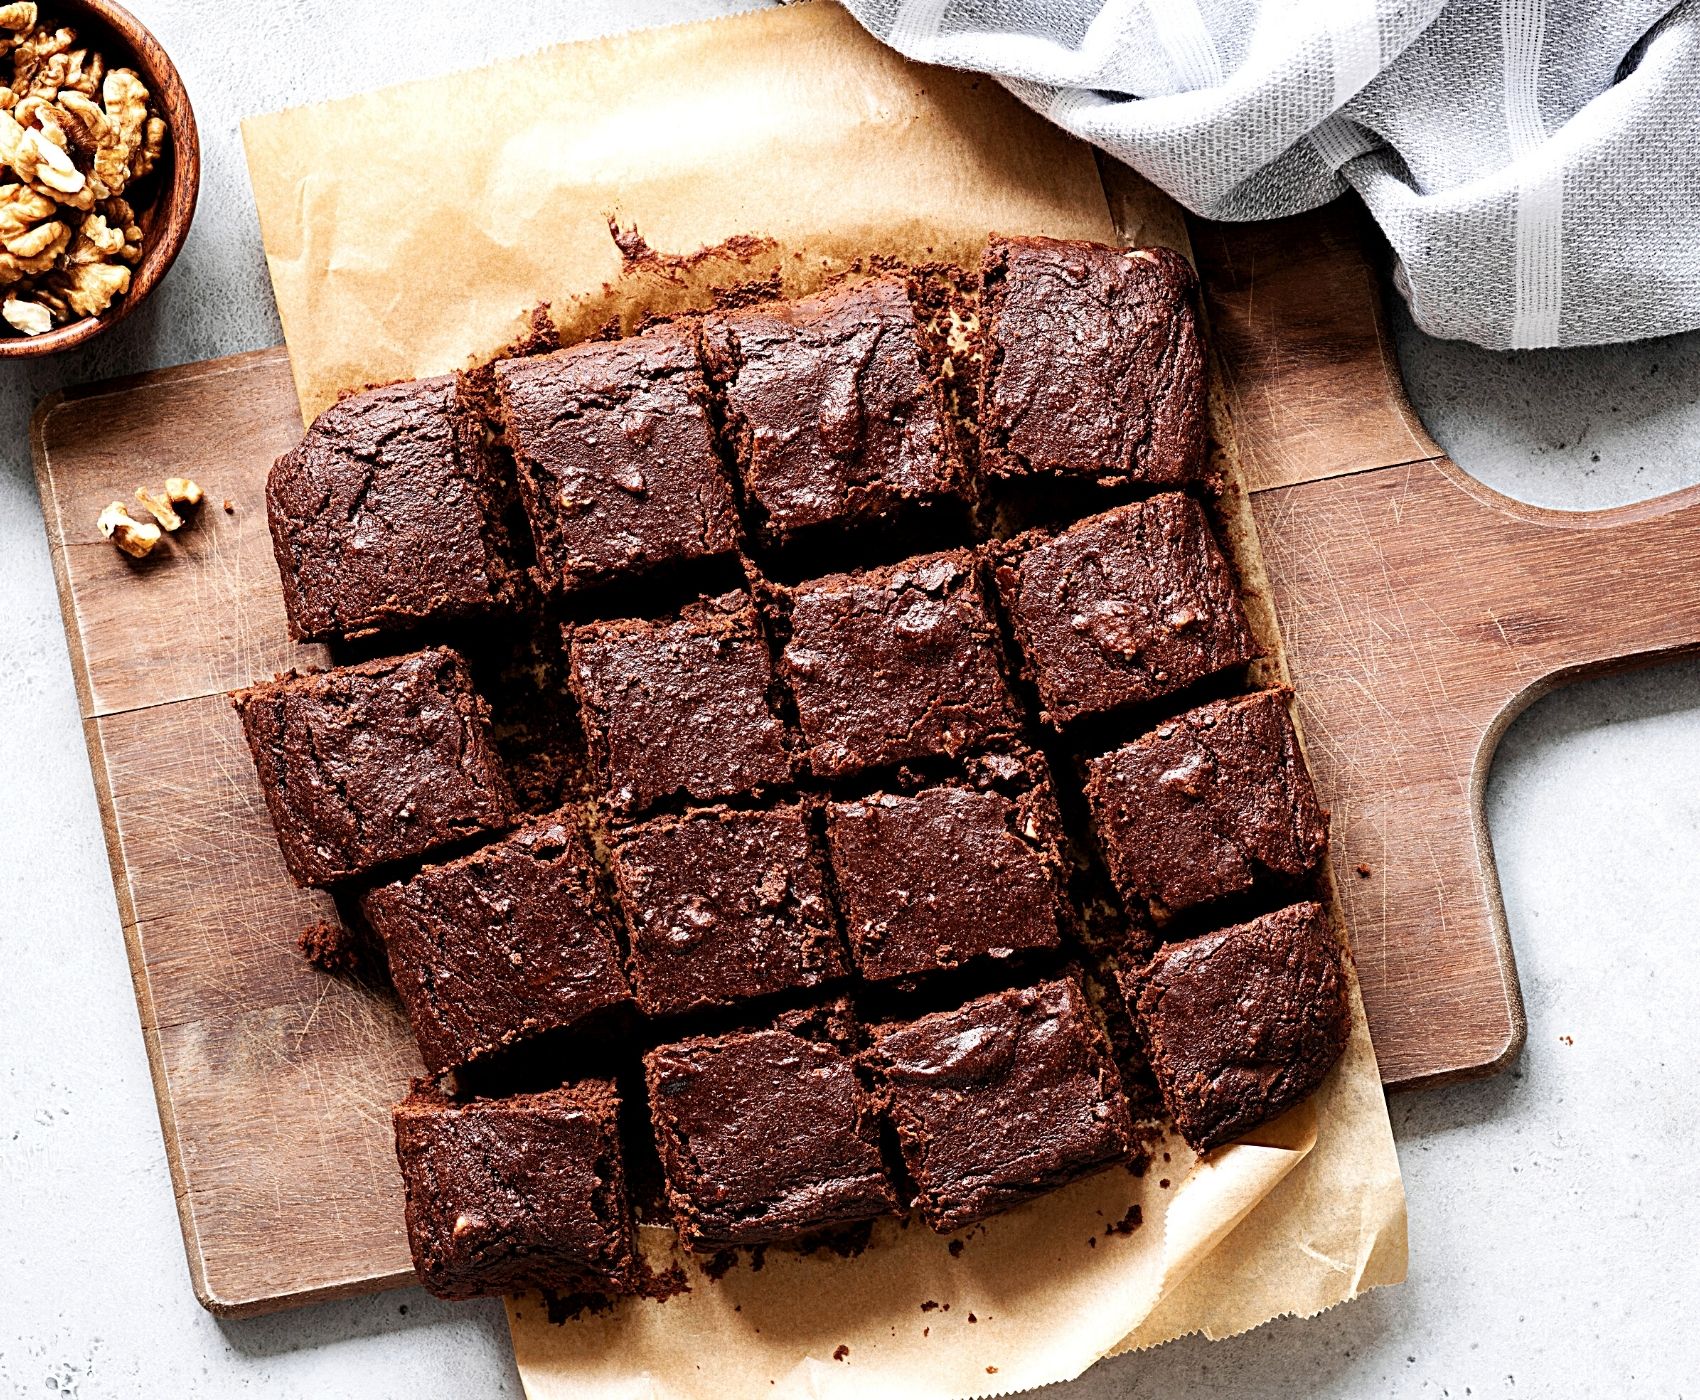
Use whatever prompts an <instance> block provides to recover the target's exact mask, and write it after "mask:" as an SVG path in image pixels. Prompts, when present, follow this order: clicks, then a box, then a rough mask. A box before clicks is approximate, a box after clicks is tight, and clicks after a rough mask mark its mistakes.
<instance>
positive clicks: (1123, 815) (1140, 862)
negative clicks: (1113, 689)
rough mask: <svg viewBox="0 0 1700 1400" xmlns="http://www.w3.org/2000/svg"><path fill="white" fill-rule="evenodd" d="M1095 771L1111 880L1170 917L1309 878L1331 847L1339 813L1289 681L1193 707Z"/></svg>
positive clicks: (1095, 804) (1091, 767)
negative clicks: (1324, 789) (1331, 804)
mask: <svg viewBox="0 0 1700 1400" xmlns="http://www.w3.org/2000/svg"><path fill="white" fill-rule="evenodd" d="M1087 771H1088V774H1089V776H1088V779H1087V783H1086V798H1087V801H1088V803H1090V805H1091V808H1092V816H1093V823H1094V825H1095V826H1096V827H1097V830H1098V836H1099V843H1100V845H1101V847H1102V849H1103V853H1104V861H1105V864H1106V865H1108V866H1109V869H1110V875H1111V878H1112V879H1113V880H1114V881H1115V883H1116V888H1117V889H1118V890H1119V891H1120V893H1121V895H1122V898H1123V899H1125V900H1128V901H1142V902H1144V903H1145V904H1148V905H1149V906H1151V908H1152V911H1153V912H1154V913H1157V914H1159V915H1160V914H1164V913H1173V912H1175V911H1178V910H1181V909H1186V908H1188V907H1190V906H1192V905H1195V904H1202V903H1203V902H1205V901H1206V900H1211V899H1219V898H1221V897H1222V896H1224V895H1232V894H1243V893H1244V892H1245V891H1247V890H1250V889H1251V888H1253V886H1256V885H1262V884H1267V883H1270V882H1291V881H1295V880H1298V879H1300V878H1301V877H1303V876H1305V875H1308V874H1310V872H1311V871H1313V870H1315V869H1316V867H1317V866H1318V864H1320V863H1321V860H1322V856H1323V852H1324V851H1325V850H1327V847H1328V814H1327V813H1326V812H1324V811H1323V810H1322V807H1321V805H1320V804H1319V803H1318V802H1317V800H1316V789H1315V787H1314V786H1313V785H1312V784H1311V780H1310V772H1309V770H1308V769H1307V768H1306V767H1305V761H1304V754H1303V753H1302V752H1301V751H1300V749H1299V740H1298V735H1297V734H1296V733H1294V731H1293V721H1292V718H1291V716H1290V715H1288V713H1287V702H1286V697H1285V696H1284V695H1283V694H1282V693H1281V692H1279V691H1273V690H1266V691H1260V692H1258V693H1256V694H1252V695H1239V696H1235V697H1233V698H1232V699H1228V700H1217V701H1213V702H1211V703H1210V704H1208V705H1201V706H1199V708H1197V709H1195V710H1188V711H1187V712H1186V713H1185V714H1183V715H1180V716H1178V717H1177V718H1175V719H1172V720H1166V721H1165V722H1164V723H1162V724H1160V725H1158V726H1157V728H1156V729H1154V730H1152V731H1151V733H1149V734H1147V735H1145V736H1144V737H1143V738H1141V739H1137V740H1135V741H1134V742H1133V743H1131V744H1126V745H1124V746H1123V747H1121V748H1119V749H1116V750H1115V751H1114V752H1112V753H1107V754H1105V755H1103V756H1102V757H1101V758H1095V759H1093V760H1091V762H1090V763H1089V764H1088V765H1087Z"/></svg>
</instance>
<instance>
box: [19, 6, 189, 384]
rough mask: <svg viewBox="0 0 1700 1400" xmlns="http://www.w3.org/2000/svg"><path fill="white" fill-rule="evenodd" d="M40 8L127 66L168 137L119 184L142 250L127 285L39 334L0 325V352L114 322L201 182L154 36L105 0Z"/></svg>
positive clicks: (162, 255) (173, 237) (79, 336)
mask: <svg viewBox="0 0 1700 1400" xmlns="http://www.w3.org/2000/svg"><path fill="white" fill-rule="evenodd" d="M41 9H42V18H43V19H44V20H46V21H48V22H50V23H60V24H64V25H68V26H69V27H70V28H72V29H74V30H75V31H76V33H77V43H78V46H79V47H81V46H83V45H87V46H88V47H89V48H92V49H94V50H95V51H96V52H97V53H99V54H100V55H101V57H103V58H104V59H105V60H106V66H107V67H108V68H133V69H135V71H136V74H137V76H138V77H140V78H141V80H142V82H143V83H144V84H146V86H147V89H148V91H149V92H150V93H151V94H152V95H153V105H154V108H155V110H156V111H157V112H158V113H159V115H160V116H161V117H163V118H164V120H165V125H166V130H167V131H168V132H169V138H168V139H167V141H166V150H165V155H164V158H163V159H161V161H160V163H159V165H158V166H157V167H156V168H155V169H154V170H152V171H151V172H149V174H148V176H147V177H146V179H145V181H140V182H138V183H137V184H136V185H135V186H133V187H132V190H127V191H126V192H125V198H127V199H128V198H130V196H131V193H132V192H135V193H136V194H137V196H138V198H137V199H135V200H132V203H133V204H135V205H136V218H137V222H138V223H139V224H140V226H141V229H142V256H141V258H140V259H139V260H138V261H137V263H136V265H135V267H134V268H132V269H131V273H130V290H129V291H127V292H126V293H124V295H123V296H121V297H118V298H116V299H115V300H114V301H113V303H112V305H111V306H109V307H107V308H106V310H105V311H103V312H101V313H100V315H98V316H85V317H84V318H83V319H82V320H80V321H72V322H71V323H70V324H69V325H67V326H56V327H54V328H53V329H52V330H50V331H44V332H43V333H42V334H40V335H17V334H13V333H12V332H10V331H9V330H8V331H5V332H3V333H0V358H5V357H11V356H18V357H22V356H25V355H52V354H56V353H57V352H59V351H61V350H69V349H70V348H71V347H72V346H74V345H81V344H83V342H84V341H88V340H92V339H93V338H94V337H95V336H97V335H99V334H100V333H101V332H102V331H104V330H107V329H109V328H110V327H112V326H115V325H117V324H118V323H119V322H120V321H122V320H123V319H124V318H125V317H126V316H128V315H129V314H130V313H131V312H132V311H134V310H135V309H136V308H137V307H138V306H140V305H141V304H142V302H143V300H144V299H146V297H147V295H148V293H149V292H151V291H153V289H154V288H155V287H157V286H158V285H159V283H160V279H161V278H163V277H164V276H165V274H166V271H167V269H168V268H170V266H171V264H172V263H173V262H175V261H176V259H177V254H178V253H179V252H180V251H182V248H183V240H184V239H185V238H186V237H188V235H189V221H190V220H191V219H193V218H194V216H195V199H196V197H197V196H198V195H199V194H200V190H201V139H200V135H199V133H198V132H197V131H196V129H195V112H194V109H193V108H192V107H190V105H189V94H188V93H187V92H186V91H185V90H184V88H183V80H182V78H180V77H178V75H177V67H176V65H175V64H173V63H172V61H171V60H170V59H169V58H168V57H166V53H165V50H164V49H163V48H161V47H160V45H159V40H157V39H155V38H154V37H153V35H152V34H150V33H149V32H148V31H147V30H146V29H145V28H143V27H142V24H141V22H140V21H139V20H138V19H137V18H136V17H135V16H134V15H132V14H131V13H130V12H129V11H128V10H126V9H125V8H124V7H123V6H122V5H115V4H113V3H112V2H111V0H42V6H41ZM144 203H145V206H146V207H143V205H144Z"/></svg>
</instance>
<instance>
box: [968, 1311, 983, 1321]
mask: <svg viewBox="0 0 1700 1400" xmlns="http://www.w3.org/2000/svg"><path fill="white" fill-rule="evenodd" d="M968 1320H969V1321H970V1322H978V1321H979V1320H980V1319H979V1318H977V1317H975V1316H974V1314H973V1313H969V1314H968Z"/></svg>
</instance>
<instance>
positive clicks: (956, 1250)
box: [950, 1240, 962, 1259]
mask: <svg viewBox="0 0 1700 1400" xmlns="http://www.w3.org/2000/svg"><path fill="white" fill-rule="evenodd" d="M950 1257H951V1258H952V1259H960V1258H961V1257H962V1241H961V1240H952V1241H951V1242H950Z"/></svg>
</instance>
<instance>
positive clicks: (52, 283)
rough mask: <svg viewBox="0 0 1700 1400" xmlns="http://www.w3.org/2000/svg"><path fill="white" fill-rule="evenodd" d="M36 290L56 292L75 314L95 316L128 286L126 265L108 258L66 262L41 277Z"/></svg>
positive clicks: (125, 290)
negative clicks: (110, 260)
mask: <svg viewBox="0 0 1700 1400" xmlns="http://www.w3.org/2000/svg"><path fill="white" fill-rule="evenodd" d="M40 290H41V291H43V292H51V293H54V294H56V295H57V296H59V297H60V298H61V299H63V301H64V303H65V305H66V306H68V307H69V308H70V309H71V310H72V311H74V312H76V313H77V315H79V316H98V315H100V313H101V312H102V311H104V310H106V308H107V307H109V306H111V305H112V299H113V298H114V297H118V296H122V295H123V294H124V293H125V292H127V291H129V290H130V269H129V268H127V267H124V266H122V265H121V264H119V263H109V262H83V263H68V264H66V265H65V266H64V267H63V268H61V269H60V270H59V271H57V272H50V273H48V274H47V275H46V276H45V277H43V278H42V279H41V287H40ZM44 300H45V298H44Z"/></svg>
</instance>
